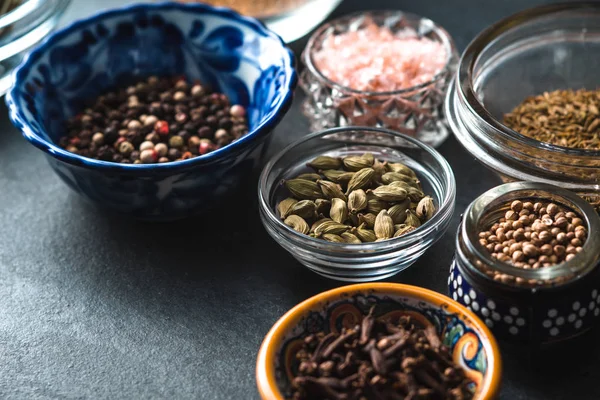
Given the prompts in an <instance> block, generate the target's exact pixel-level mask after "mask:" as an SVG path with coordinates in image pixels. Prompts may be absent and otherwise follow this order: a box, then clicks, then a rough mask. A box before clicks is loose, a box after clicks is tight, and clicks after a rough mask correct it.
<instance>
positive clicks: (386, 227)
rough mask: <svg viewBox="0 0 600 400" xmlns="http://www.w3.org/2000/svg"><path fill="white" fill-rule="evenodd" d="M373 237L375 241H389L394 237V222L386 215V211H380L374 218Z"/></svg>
mask: <svg viewBox="0 0 600 400" xmlns="http://www.w3.org/2000/svg"><path fill="white" fill-rule="evenodd" d="M373 230H374V231H375V236H377V239H389V238H391V237H392V236H393V235H394V221H392V218H391V217H390V216H389V215H388V213H387V210H381V212H380V213H379V214H377V218H375V228H374V229H373Z"/></svg>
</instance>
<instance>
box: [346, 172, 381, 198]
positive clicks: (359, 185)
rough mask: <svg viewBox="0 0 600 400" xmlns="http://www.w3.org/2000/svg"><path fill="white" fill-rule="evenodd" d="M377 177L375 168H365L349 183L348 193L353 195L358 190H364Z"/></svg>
mask: <svg viewBox="0 0 600 400" xmlns="http://www.w3.org/2000/svg"><path fill="white" fill-rule="evenodd" d="M374 176H375V170H374V169H373V168H363V169H361V170H359V171H357V172H356V173H355V174H354V176H353V177H352V179H350V182H348V190H346V193H351V192H352V191H354V190H357V189H363V188H365V187H367V186H368V185H370V184H371V182H372V181H373V177H374Z"/></svg>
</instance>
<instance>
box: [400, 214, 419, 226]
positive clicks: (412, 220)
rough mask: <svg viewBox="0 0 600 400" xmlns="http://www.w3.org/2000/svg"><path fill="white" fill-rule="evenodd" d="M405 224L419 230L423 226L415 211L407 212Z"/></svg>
mask: <svg viewBox="0 0 600 400" xmlns="http://www.w3.org/2000/svg"><path fill="white" fill-rule="evenodd" d="M404 223H405V224H406V225H408V226H412V227H413V228H418V227H420V226H421V220H420V219H419V217H417V214H415V212H414V211H413V210H406V219H405V220H404Z"/></svg>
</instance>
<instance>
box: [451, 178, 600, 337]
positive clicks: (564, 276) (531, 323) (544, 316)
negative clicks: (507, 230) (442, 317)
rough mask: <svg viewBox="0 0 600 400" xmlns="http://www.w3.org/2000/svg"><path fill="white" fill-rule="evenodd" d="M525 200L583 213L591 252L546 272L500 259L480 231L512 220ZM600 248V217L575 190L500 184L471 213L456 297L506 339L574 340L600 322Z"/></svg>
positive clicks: (459, 246) (464, 229)
mask: <svg viewBox="0 0 600 400" xmlns="http://www.w3.org/2000/svg"><path fill="white" fill-rule="evenodd" d="M517 199H519V200H523V199H530V200H531V201H534V202H535V199H543V201H552V202H553V203H555V204H559V205H561V206H562V207H565V208H567V209H570V210H573V211H575V212H576V213H577V214H579V215H581V218H582V219H583V221H584V224H585V225H586V226H587V228H588V232H589V234H588V239H587V240H586V241H585V243H584V244H583V246H582V249H583V250H582V251H581V252H580V253H578V254H577V256H576V257H574V258H573V259H572V260H570V261H565V262H563V263H561V264H558V265H554V266H552V267H548V268H539V269H523V268H517V267H514V266H512V265H510V264H505V263H503V262H500V261H498V260H496V259H494V258H492V257H491V255H490V253H489V252H488V251H487V250H486V249H485V248H484V247H483V246H482V245H481V244H480V243H479V236H478V232H481V231H482V230H484V229H487V228H488V227H489V226H491V225H492V224H493V222H495V221H498V219H500V217H501V216H504V213H505V212H506V211H507V210H508V207H509V204H510V203H511V202H512V201H514V200H517ZM598 248H600V218H598V214H597V213H596V212H595V211H594V209H593V208H592V206H591V205H589V204H588V203H587V202H585V201H584V200H583V199H581V198H580V197H578V196H577V195H576V194H575V193H573V192H570V191H568V190H565V189H562V188H559V187H556V186H553V185H547V184H545V183H538V182H513V183H507V184H504V185H500V186H497V187H495V188H493V189H490V190H488V191H487V192H485V193H483V194H482V195H481V196H479V197H478V198H477V199H475V200H474V201H473V202H472V203H471V204H470V205H469V207H467V209H466V210H465V213H464V215H463V219H462V222H461V225H460V227H459V229H458V234H457V235H456V253H455V257H454V261H453V262H452V265H451V267H450V276H449V277H448V293H449V295H450V296H452V298H453V299H454V300H456V301H458V302H459V303H461V304H463V305H464V306H465V307H467V308H468V309H469V310H472V311H473V312H474V313H475V314H476V315H477V316H478V317H480V318H481V319H482V320H483V321H484V322H485V323H486V325H487V326H488V327H489V328H490V329H491V330H492V331H493V332H494V334H495V335H496V337H498V339H504V340H506V341H511V342H516V343H522V344H526V345H527V346H528V348H529V349H535V348H537V347H543V346H546V345H550V344H557V343H561V342H566V341H567V340H569V339H574V338H577V337H578V336H580V335H582V334H583V333H585V332H588V331H589V330H591V329H592V328H593V327H594V326H595V325H597V323H598V321H599V320H600V295H599V293H600V292H599V291H600V264H599V262H600V252H599V251H598ZM498 274H502V275H498ZM496 276H504V277H505V278H506V279H499V280H497V279H494V277H496Z"/></svg>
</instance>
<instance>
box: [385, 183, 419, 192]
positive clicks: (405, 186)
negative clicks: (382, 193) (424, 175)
mask: <svg viewBox="0 0 600 400" xmlns="http://www.w3.org/2000/svg"><path fill="white" fill-rule="evenodd" d="M389 186H392V187H397V188H400V189H404V190H406V191H407V192H408V191H409V190H410V188H413V189H420V188H421V186H420V184H419V183H418V182H417V181H411V182H404V181H394V182H392V183H390V184H389Z"/></svg>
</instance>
